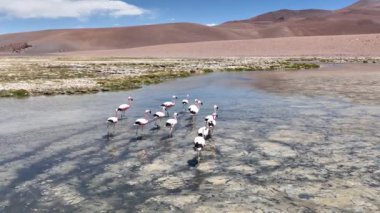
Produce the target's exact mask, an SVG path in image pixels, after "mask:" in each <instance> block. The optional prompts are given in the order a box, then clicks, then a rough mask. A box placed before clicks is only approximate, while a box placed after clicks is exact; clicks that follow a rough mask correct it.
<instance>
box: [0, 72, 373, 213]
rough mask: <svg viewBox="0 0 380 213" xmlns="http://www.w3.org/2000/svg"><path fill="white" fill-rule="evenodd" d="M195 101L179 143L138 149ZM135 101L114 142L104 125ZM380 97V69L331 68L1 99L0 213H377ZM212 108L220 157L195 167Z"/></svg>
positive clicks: (155, 142) (157, 139) (208, 155)
mask: <svg viewBox="0 0 380 213" xmlns="http://www.w3.org/2000/svg"><path fill="white" fill-rule="evenodd" d="M188 93H189V94H190V95H191V98H200V99H202V100H203V102H204V107H203V108H202V109H201V112H200V115H199V116H198V119H197V120H196V122H195V123H194V125H191V122H190V121H189V120H187V118H188V117H189V116H188V115H186V114H185V115H181V117H180V121H179V126H178V128H177V129H176V131H175V132H174V137H173V138H169V137H168V131H167V129H166V128H162V129H161V130H150V129H151V127H153V126H150V127H148V128H146V129H145V132H144V136H143V138H142V139H137V138H136V136H135V129H134V128H133V126H132V125H131V123H132V122H133V121H134V120H135V119H136V118H138V117H141V116H142V115H143V111H144V110H145V109H148V108H149V109H152V110H153V111H158V110H160V107H159V104H160V103H161V102H163V101H166V100H170V97H171V95H173V94H176V95H177V96H179V97H180V99H181V98H183V97H185V95H186V94H188ZM128 95H131V96H133V97H134V98H135V101H134V103H133V107H132V109H131V110H130V111H129V112H127V115H128V118H127V119H126V120H122V121H121V122H119V125H118V126H117V129H116V133H115V135H114V137H112V138H107V136H106V133H107V130H106V125H105V119H106V118H107V117H108V116H111V115H113V109H114V108H115V107H116V106H118V105H119V104H121V103H122V102H126V98H127V97H128ZM379 95H380V66H378V65H329V66H327V67H325V68H322V69H321V70H318V71H297V72H242V73H213V74H209V75H206V76H197V77H191V78H187V79H180V80H176V81H171V82H166V83H164V84H160V85H154V86H148V87H145V88H143V89H140V90H135V91H129V92H118V93H100V94H94V95H83V96H56V97H35V98H28V99H22V100H17V99H0V112H1V115H2V116H1V118H0V149H1V150H2V154H1V156H0V197H1V199H0V211H3V212H33V211H36V212H52V211H58V212H70V211H74V210H75V211H82V212H83V211H85V212H100V211H104V212H114V211H120V212H124V211H143V212H152V211H191V212H193V211H195V212H231V211H242V212H247V211H254V212H258V211H260V210H262V211H275V212H280V211H282V212H283V211H291V212H294V211H306V212H309V211H313V210H314V211H322V210H323V211H331V212H336V211H338V212H339V211H345V210H349V211H359V212H369V211H379V210H380V168H379V167H380V131H379V129H380V98H379ZM123 100H125V101H123ZM214 104H218V105H219V106H220V113H219V120H218V124H217V125H218V126H217V128H216V130H215V134H214V136H213V138H212V139H211V141H210V142H209V143H210V144H211V145H212V146H214V147H215V149H208V151H205V152H204V153H203V156H202V160H201V162H200V163H199V164H198V165H196V166H194V157H195V155H196V153H195V152H194V151H193V150H192V141H193V139H194V137H195V136H196V130H197V129H198V128H199V127H201V126H202V125H203V123H202V118H203V117H204V116H205V115H207V114H209V113H210V112H211V111H212V106H213V105H214ZM176 110H177V111H181V110H182V107H181V106H177V108H176ZM171 112H173V110H171Z"/></svg>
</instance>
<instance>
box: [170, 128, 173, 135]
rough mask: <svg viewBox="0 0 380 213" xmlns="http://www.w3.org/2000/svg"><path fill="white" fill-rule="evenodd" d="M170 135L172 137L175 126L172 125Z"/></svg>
mask: <svg viewBox="0 0 380 213" xmlns="http://www.w3.org/2000/svg"><path fill="white" fill-rule="evenodd" d="M169 135H170V137H173V127H170V132H169Z"/></svg>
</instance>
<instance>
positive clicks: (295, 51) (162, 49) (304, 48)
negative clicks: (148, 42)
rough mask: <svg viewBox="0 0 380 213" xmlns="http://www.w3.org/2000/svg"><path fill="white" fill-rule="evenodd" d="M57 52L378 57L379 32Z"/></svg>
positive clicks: (125, 54) (170, 56) (148, 55)
mask: <svg viewBox="0 0 380 213" xmlns="http://www.w3.org/2000/svg"><path fill="white" fill-rule="evenodd" d="M60 55H67V56H69V55H75V56H94V57H96V56H108V57H117V56H124V57H154V58H177V57H179V58H215V57H250V56H265V57H272V56H273V57H283V56H294V57H297V56H321V57H330V56H339V57H340V56H342V57H346V56H348V57H357V56H364V57H366V56H369V57H370V56H380V34H365V35H338V36H305V37H285V38H265V39H249V40H233V41H207V42H193V43H180V44H163V45H157V46H147V47H138V48H129V49H116V50H97V51H77V52H68V53H61V54H60Z"/></svg>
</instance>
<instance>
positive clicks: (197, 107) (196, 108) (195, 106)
mask: <svg viewBox="0 0 380 213" xmlns="http://www.w3.org/2000/svg"><path fill="white" fill-rule="evenodd" d="M201 105H203V103H202V101H200V100H198V99H195V100H194V104H192V105H190V106H189V108H188V110H189V112H190V114H191V115H192V116H193V118H192V119H193V121H194V118H195V116H196V115H197V114H198V112H199V110H200V108H201Z"/></svg>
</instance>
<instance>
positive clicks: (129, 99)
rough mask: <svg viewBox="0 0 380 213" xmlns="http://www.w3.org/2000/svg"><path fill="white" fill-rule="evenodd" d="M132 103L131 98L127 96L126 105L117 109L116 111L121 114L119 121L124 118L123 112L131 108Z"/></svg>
mask: <svg viewBox="0 0 380 213" xmlns="http://www.w3.org/2000/svg"><path fill="white" fill-rule="evenodd" d="M132 101H133V98H132V97H130V96H129V97H128V104H121V105H120V106H119V107H118V108H117V111H119V112H121V115H120V118H121V119H122V118H123V117H124V116H125V112H126V111H127V110H128V109H129V108H131V104H132Z"/></svg>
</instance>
